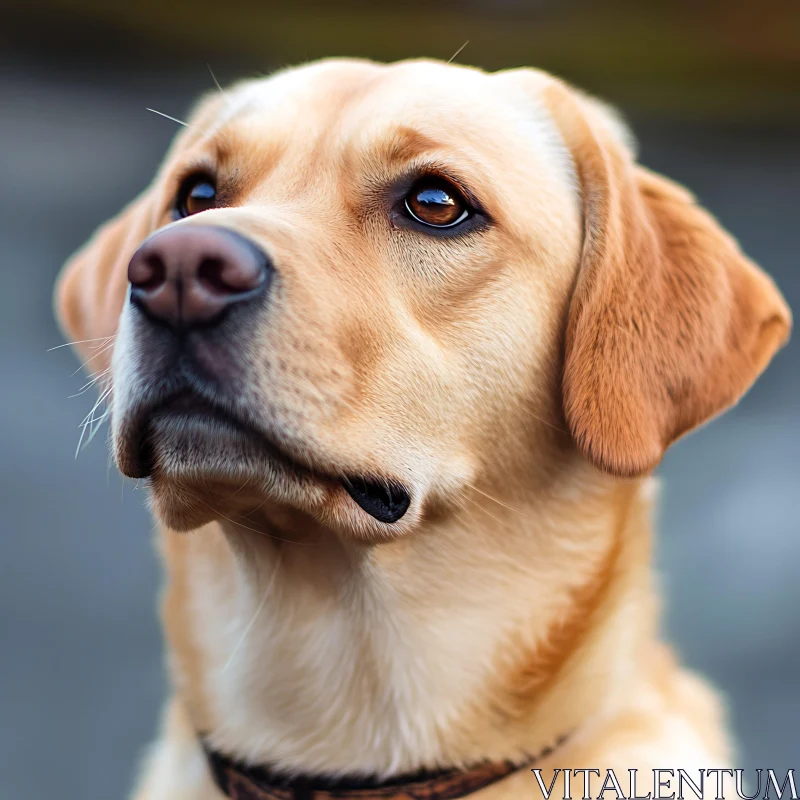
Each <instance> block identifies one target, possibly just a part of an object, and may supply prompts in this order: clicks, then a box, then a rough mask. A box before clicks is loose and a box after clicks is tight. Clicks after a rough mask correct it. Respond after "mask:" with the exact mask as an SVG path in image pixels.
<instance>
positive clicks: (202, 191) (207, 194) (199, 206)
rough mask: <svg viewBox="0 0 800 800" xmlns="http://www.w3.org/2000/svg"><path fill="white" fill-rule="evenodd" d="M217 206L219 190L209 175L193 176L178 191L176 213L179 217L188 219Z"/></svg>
mask: <svg viewBox="0 0 800 800" xmlns="http://www.w3.org/2000/svg"><path fill="white" fill-rule="evenodd" d="M216 205H217V189H216V187H215V186H214V182H213V180H211V178H209V177H208V175H192V176H190V177H189V178H187V179H186V180H185V181H184V182H183V184H182V186H181V188H180V190H179V191H178V199H177V202H176V203H175V211H176V212H177V214H178V216H179V217H188V216H191V215H192V214H199V213H200V212H201V211H208V209H209V208H215V207H216Z"/></svg>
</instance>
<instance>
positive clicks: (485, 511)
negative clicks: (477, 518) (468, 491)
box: [464, 495, 514, 532]
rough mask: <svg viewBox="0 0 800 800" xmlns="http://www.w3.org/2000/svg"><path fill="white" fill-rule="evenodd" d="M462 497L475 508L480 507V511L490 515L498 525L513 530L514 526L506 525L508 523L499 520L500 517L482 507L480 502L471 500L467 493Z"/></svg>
mask: <svg viewBox="0 0 800 800" xmlns="http://www.w3.org/2000/svg"><path fill="white" fill-rule="evenodd" d="M464 499H465V500H466V501H467V502H468V503H472V505H474V506H475V508H478V509H480V510H481V511H483V513H484V514H486V515H487V516H489V517H491V518H492V519H493V520H494V521H495V522H496V523H497V524H498V525H500V526H501V527H503V528H505V529H506V530H507V531H512V532H514V528H512V527H511V526H510V525H508V524H506V523H505V522H503V520H501V519H500V517H496V516H495V515H494V514H492V512H491V511H489V510H488V509H487V508H484V507H483V506H482V505H481V504H480V503H476V502H475V501H474V500H473V499H472V498H471V497H469V496H468V495H464Z"/></svg>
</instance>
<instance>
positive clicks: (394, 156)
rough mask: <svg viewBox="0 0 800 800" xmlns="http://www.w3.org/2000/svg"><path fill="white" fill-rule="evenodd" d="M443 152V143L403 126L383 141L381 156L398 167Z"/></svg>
mask: <svg viewBox="0 0 800 800" xmlns="http://www.w3.org/2000/svg"><path fill="white" fill-rule="evenodd" d="M441 150H442V144H441V142H437V141H436V140H435V139H433V138H431V137H430V136H428V135H427V134H425V133H422V132H421V131H418V130H416V129H415V128H411V127H409V126H407V125H401V126H399V127H398V128H396V129H395V130H394V131H393V132H392V133H391V134H389V135H388V136H387V137H385V138H384V139H383V145H382V146H381V152H380V155H381V158H382V159H384V160H385V161H386V162H387V163H389V164H391V165H396V164H400V163H406V162H408V161H412V160H413V159H415V158H418V157H419V156H421V155H424V154H425V153H430V152H441Z"/></svg>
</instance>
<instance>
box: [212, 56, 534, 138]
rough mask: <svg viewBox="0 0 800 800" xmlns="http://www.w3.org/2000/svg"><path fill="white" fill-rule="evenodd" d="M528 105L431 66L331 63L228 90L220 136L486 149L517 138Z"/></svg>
mask: <svg viewBox="0 0 800 800" xmlns="http://www.w3.org/2000/svg"><path fill="white" fill-rule="evenodd" d="M531 105H532V103H531V101H530V99H527V100H526V102H525V104H524V107H523V102H522V101H521V98H520V93H519V92H518V91H515V90H514V88H513V87H509V86H508V85H507V83H506V82H504V81H503V80H502V77H501V76H497V75H491V74H488V73H485V72H482V71H481V70H478V69H474V68H468V67H461V66H455V65H450V64H444V63H439V62H432V61H408V62H400V63H397V64H390V65H385V64H375V63H372V62H367V61H357V60H343V59H342V60H338V59H337V60H329V61H324V62H317V63H315V64H311V65H307V66H303V67H299V68H294V69H290V70H286V71H284V72H280V73H277V74H275V75H273V76H271V77H268V78H261V79H257V80H252V81H247V82H245V83H242V84H239V85H238V86H236V87H234V89H233V90H232V91H230V92H229V93H228V95H227V97H226V102H225V103H224V104H223V106H222V108H221V110H220V114H219V117H218V119H217V121H216V124H215V125H214V129H215V130H216V131H228V132H233V133H236V132H245V131H246V132H248V133H256V134H260V135H264V136H268V137H271V138H275V139H284V140H287V141H291V142H292V143H295V144H299V143H305V144H307V145H312V144H313V143H315V142H316V141H318V140H319V139H320V138H327V139H331V138H332V135H335V138H336V139H337V140H338V141H339V142H340V143H342V144H343V145H354V146H357V145H358V144H360V143H361V144H369V143H370V142H372V141H374V140H375V139H380V138H381V136H382V135H392V134H394V133H395V131H396V130H398V129H402V130H404V131H409V130H416V131H418V132H420V133H423V134H424V135H427V136H429V137H430V138H431V139H435V140H437V141H439V142H441V143H443V144H447V143H449V142H458V143H459V144H460V145H469V144H470V142H474V143H476V144H481V145H482V148H483V149H485V145H486V136H487V135H491V136H492V137H493V138H494V139H495V140H496V141H499V140H500V139H502V138H503V137H504V136H505V135H507V134H508V133H509V132H512V129H513V132H514V133H518V132H519V129H520V128H524V127H525V125H526V124H527V122H529V121H530V119H531V118H532V117H537V116H542V115H543V114H544V112H543V111H542V109H538V111H537V110H536V109H535V108H531V107H530V106H531ZM533 105H535V103H534V104H533Z"/></svg>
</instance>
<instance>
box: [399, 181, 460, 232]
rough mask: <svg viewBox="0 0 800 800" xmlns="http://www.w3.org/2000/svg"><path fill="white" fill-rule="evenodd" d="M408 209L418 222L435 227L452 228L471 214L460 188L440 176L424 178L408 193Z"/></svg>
mask: <svg viewBox="0 0 800 800" xmlns="http://www.w3.org/2000/svg"><path fill="white" fill-rule="evenodd" d="M406 210H407V211H408V213H409V214H410V215H411V216H412V217H413V218H414V219H415V220H417V222H421V223H423V224H424V225H430V226H432V227H434V228H450V227H452V226H453V225H458V223H459V222H463V221H464V220H465V219H467V217H469V215H470V207H469V205H468V203H467V201H466V200H465V199H464V198H463V197H462V195H461V193H460V192H459V191H458V189H456V188H455V186H453V185H452V184H450V183H448V182H447V181H444V180H441V179H440V178H422V179H421V180H420V181H418V182H417V183H416V184H414V187H413V188H412V189H411V191H410V192H409V193H408V195H406Z"/></svg>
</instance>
